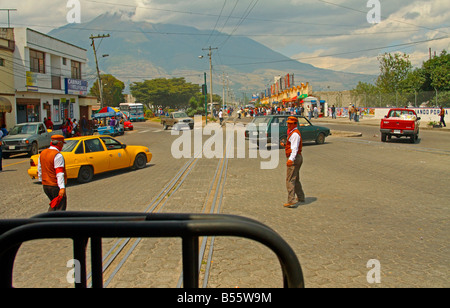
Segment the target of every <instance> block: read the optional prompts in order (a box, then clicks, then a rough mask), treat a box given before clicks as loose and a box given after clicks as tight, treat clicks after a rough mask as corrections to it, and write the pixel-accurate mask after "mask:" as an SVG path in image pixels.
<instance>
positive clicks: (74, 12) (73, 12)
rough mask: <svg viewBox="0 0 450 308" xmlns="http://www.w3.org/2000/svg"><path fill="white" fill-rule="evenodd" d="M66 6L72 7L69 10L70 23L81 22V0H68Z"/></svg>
mask: <svg viewBox="0 0 450 308" xmlns="http://www.w3.org/2000/svg"><path fill="white" fill-rule="evenodd" d="M66 8H68V9H70V10H69V11H68V12H67V15H66V20H67V22H68V23H69V24H79V23H81V3H80V0H67V5H66Z"/></svg>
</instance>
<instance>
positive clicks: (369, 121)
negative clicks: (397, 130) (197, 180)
mask: <svg viewBox="0 0 450 308" xmlns="http://www.w3.org/2000/svg"><path fill="white" fill-rule="evenodd" d="M225 121H226V122H235V123H237V122H239V123H244V124H248V123H250V122H251V121H252V118H250V117H246V118H241V119H238V118H237V116H236V117H235V116H231V117H229V118H228V117H225ZM380 122H381V119H375V118H373V117H363V118H360V120H359V122H355V121H350V120H349V119H348V117H345V118H337V119H332V118H331V117H326V118H317V119H314V118H312V119H311V123H313V124H315V123H333V124H346V125H352V126H358V125H370V126H378V127H379V126H380ZM436 122H438V121H436ZM420 129H427V130H434V131H446V132H450V126H449V125H447V127H442V128H433V127H430V126H428V122H427V121H423V120H422V121H420Z"/></svg>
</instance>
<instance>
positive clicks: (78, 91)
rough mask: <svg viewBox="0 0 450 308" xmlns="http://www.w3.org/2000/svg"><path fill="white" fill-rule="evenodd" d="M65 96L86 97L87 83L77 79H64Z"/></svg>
mask: <svg viewBox="0 0 450 308" xmlns="http://www.w3.org/2000/svg"><path fill="white" fill-rule="evenodd" d="M65 85H66V94H71V95H83V96H86V95H87V92H88V82H87V81H85V80H79V79H71V78H66V79H65Z"/></svg>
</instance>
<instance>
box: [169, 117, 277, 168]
mask: <svg viewBox="0 0 450 308" xmlns="http://www.w3.org/2000/svg"><path fill="white" fill-rule="evenodd" d="M201 121H202V117H201V116H195V117H194V122H195V125H194V129H193V130H190V129H183V126H180V127H179V128H177V129H173V130H172V133H171V134H172V136H179V137H178V138H177V139H176V140H175V141H174V142H173V143H172V146H171V153H172V157H173V158H175V159H180V158H188V159H190V158H193V157H195V158H207V159H212V158H219V159H222V158H230V159H233V158H238V159H244V158H247V151H246V150H247V147H246V143H245V135H244V131H245V128H244V126H243V125H235V124H233V123H227V124H226V125H225V142H224V130H223V128H222V126H220V125H218V124H208V125H206V126H205V127H202V124H201ZM246 129H247V130H248V131H250V132H252V133H251V134H250V135H249V136H248V139H249V140H250V142H249V143H248V158H251V159H256V158H261V159H262V161H261V165H260V166H261V169H263V170H268V169H276V168H277V167H278V164H279V162H280V150H279V148H278V147H274V146H270V147H268V146H267V145H268V141H269V140H268V138H267V129H268V127H267V124H260V125H258V126H257V125H255V124H253V123H250V124H249V125H247V128H246ZM180 134H181V135H180ZM271 135H272V136H274V137H273V138H272V139H273V140H271V142H276V143H277V139H278V138H279V137H278V136H279V126H278V125H271ZM203 136H211V137H210V138H208V140H206V141H205V143H203ZM235 136H237V137H236V139H235ZM235 140H236V146H235ZM192 149H193V150H194V151H192Z"/></svg>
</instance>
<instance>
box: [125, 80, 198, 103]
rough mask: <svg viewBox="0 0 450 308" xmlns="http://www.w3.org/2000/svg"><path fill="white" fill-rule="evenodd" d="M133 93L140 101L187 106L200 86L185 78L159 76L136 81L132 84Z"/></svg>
mask: <svg viewBox="0 0 450 308" xmlns="http://www.w3.org/2000/svg"><path fill="white" fill-rule="evenodd" d="M130 89H131V94H133V96H134V97H136V100H137V101H138V102H141V103H143V104H146V105H147V106H150V105H154V106H157V107H162V108H166V107H168V108H171V109H177V108H187V107H188V106H189V100H190V99H191V97H193V96H195V95H196V94H198V93H199V92H200V89H201V88H200V86H199V85H196V84H192V83H188V82H186V80H185V79H184V78H172V79H165V78H158V79H153V80H145V81H143V82H135V83H132V84H131V85H130Z"/></svg>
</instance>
